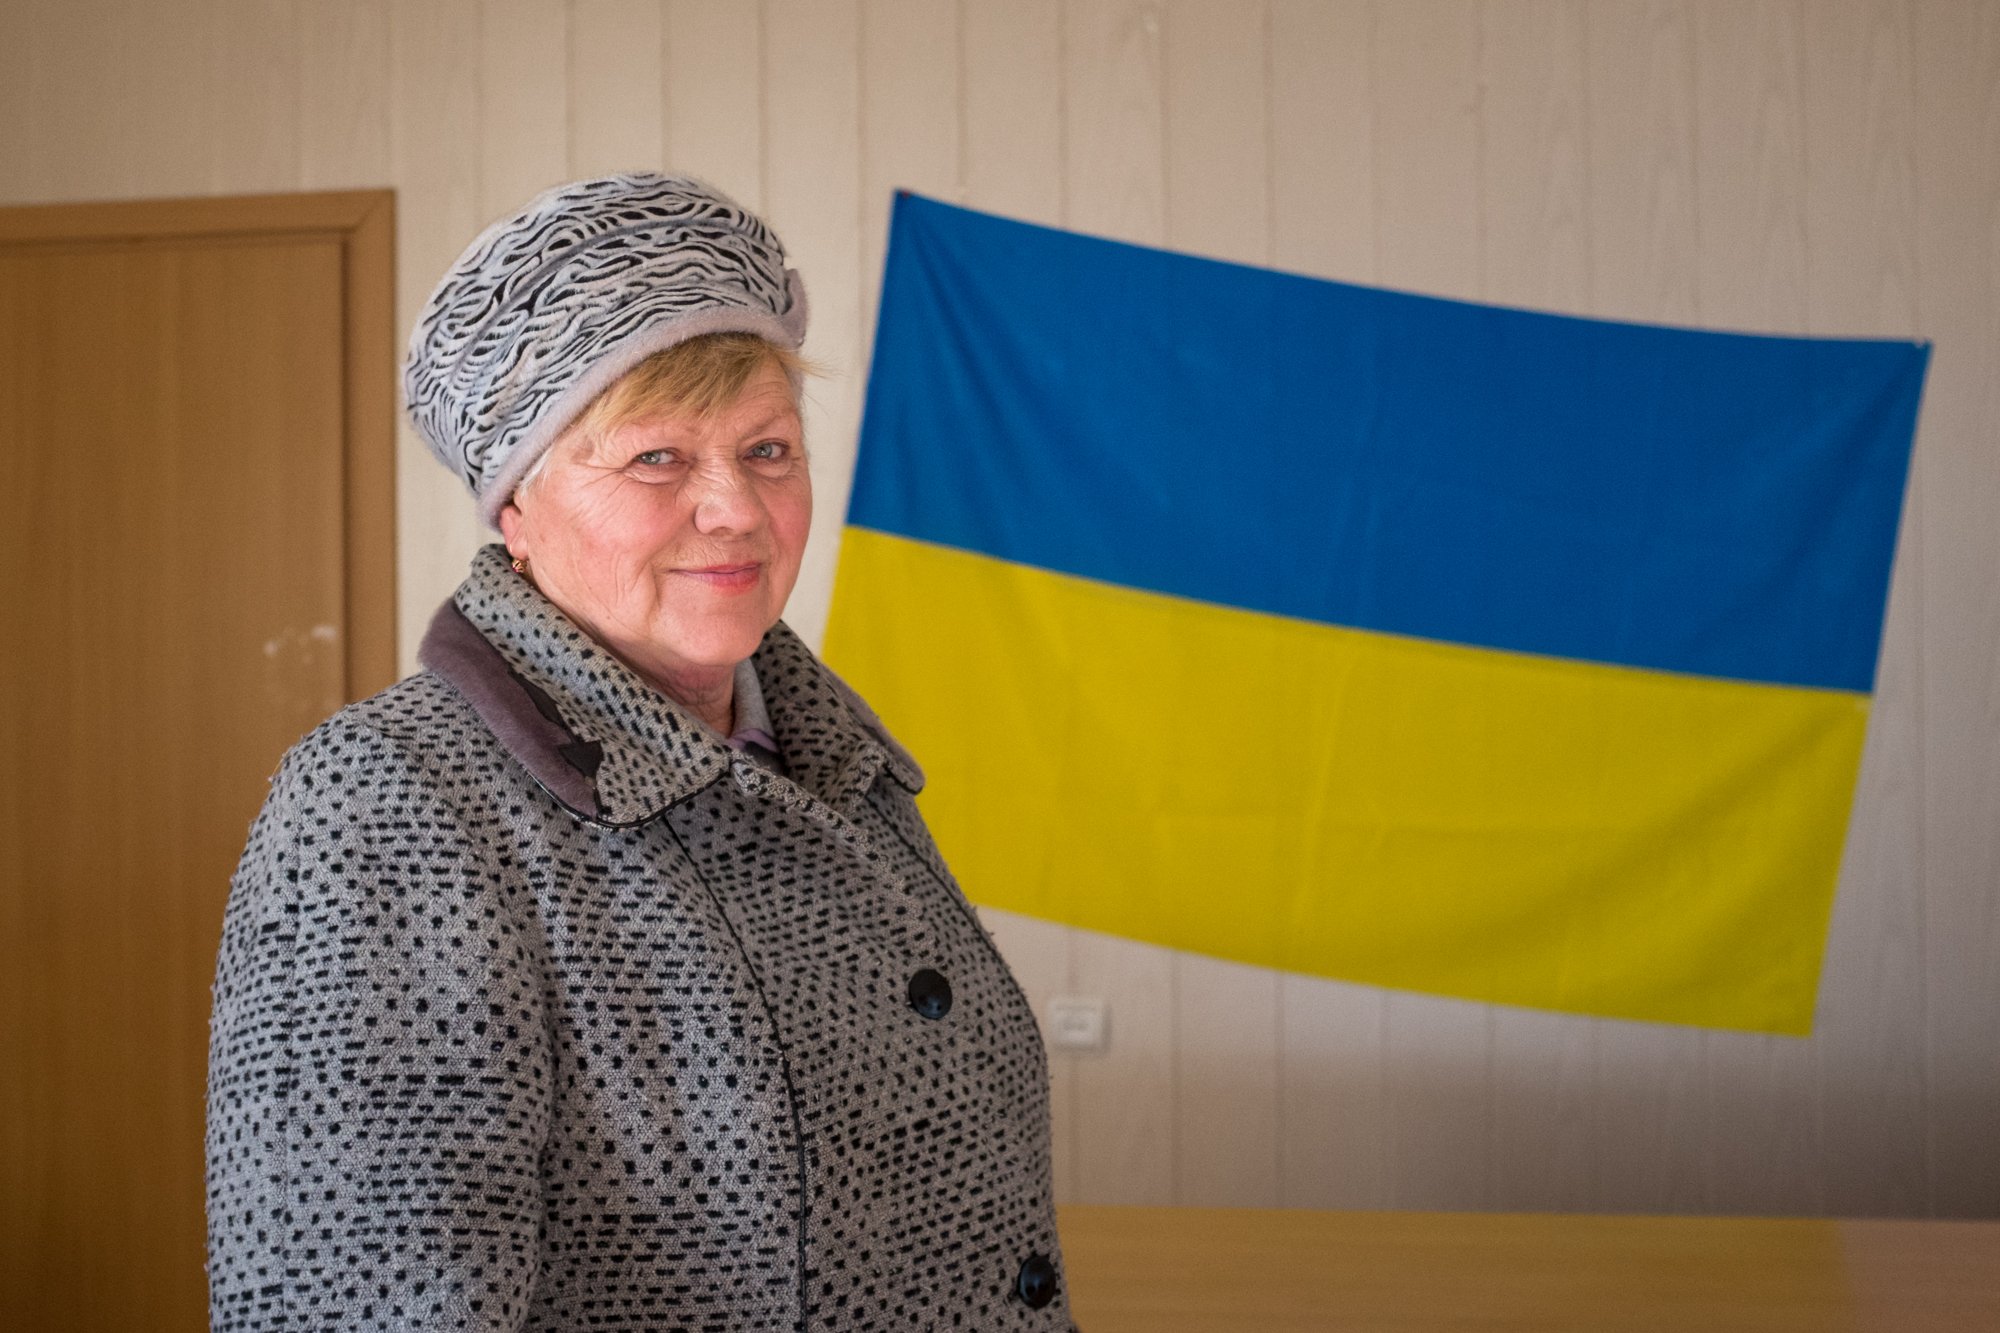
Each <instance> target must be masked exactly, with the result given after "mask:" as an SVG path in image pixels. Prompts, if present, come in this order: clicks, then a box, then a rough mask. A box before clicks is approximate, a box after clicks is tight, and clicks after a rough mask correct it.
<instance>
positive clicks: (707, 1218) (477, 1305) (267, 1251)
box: [208, 174, 1069, 1333]
mask: <svg viewBox="0 0 2000 1333" xmlns="http://www.w3.org/2000/svg"><path fill="white" fill-rule="evenodd" d="M805 316H806V309H805V298H804V293H803V291H802V289H801V287H800V284H799V280H798V277H797V275H796V274H795V273H792V272H790V271H788V270H787V269H786V267H785V260H784V253H783V250H782V249H781V247H780V246H779V244H778V241H777V238H776V237H775V236H773V235H772V233H771V232H770V231H769V230H768V229H767V228H766V227H765V226H764V225H763V224H762V223H761V222H759V221H758V219H756V218H755V217H753V216H751V215H750V214H749V213H746V212H745V211H743V210H742V209H741V208H739V207H737V206H736V205H735V204H733V203H731V202H730V201H729V200H728V199H726V198H724V197H722V196H721V195H719V194H717V193H716V192H715V191H714V190H712V189H710V188H708V187H706V186H704V185H701V184H699V183H698V182H695V181H691V180H686V179H681V178H674V177H664V176H656V175H650V174H639V175H625V176H614V177H608V178H605V179H601V180H590V181H583V182H579V183H577V184H573V185H568V186H564V187H561V188H559V189H556V190H553V191H551V192H549V193H547V194H544V195H543V196H541V197H540V198H538V199H536V200H535V201H534V202H533V203H532V204H530V205H529V206H528V207H527V209H526V210H524V211H523V212H521V213H520V214H519V215H517V216H515V217H512V218H509V219H507V220H505V221H502V222H500V223H498V224H496V225H495V226H494V227H492V228H490V229H489V230H488V231H487V232H486V233H485V234H484V235H482V236H481V237H480V238H479V239H478V240H477V241H475V242H474V243H473V245H472V247H471V248H470V249H468V250H467V251H466V252H465V254H464V255H462V256H461V257H460V258H459V260H458V262H457V263H456V264H455V265H453V267H452V269H451V271H450V272H449V273H448V274H447V275H446V276H445V279H444V281H443V282H442V283H441V284H440V285H439V287H438V289H437V291H436V292H435V293H434V294H433V295H432V298H431V301H430V304H429V306H428V308H427V309H426V310H425V312H424V315H423V317H422V320H421V322H420V323H419V325H418V327H417V330H416V333H415V336H414V338H413V339H412V343H411V349H410V356H409V361H408V365H407V368H406V375H405V387H406V391H407V396H408V400H409V404H410V411H411V415H412V417H413V419H414V420H415V422H416V425H417V429H418V430H419V432H420V433H421V434H422V435H423V437H424V439H425V440H426V442H427V443H428V444H429V445H430V447H431V449H432V450H433V451H434V452H435V453H436V454H437V455H438V457H439V458H440V459H442V460H443V461H444V462H445V464H446V465H447V466H449V467H451V468H453V469H454V470H456V471H457V472H458V473H459V475H460V476H461V477H463V478H464V480H465V482H466V484H467V485H468V486H469V487H470V488H471V489H472V492H473V494H474V495H475V496H476V498H477V500H478V504H479V506H480V511H481V513H482V514H483V515H484V516H485V517H486V518H487V519H488V520H489V521H490V522H492V523H494V524H496V525H497V526H498V528H499V529H500V531H501V533H502V534H503V535H504V537H505V539H506V545H505V548H504V549H503V548H501V547H497V546H493V547H488V548H486V549H485V550H484V551H482V552H480V553H479V555H478V556H476V557H475V558H474V560H473V564H472V570H471V573H470V575H469V577H468V578H467V579H466V580H465V582H464V584H463V585H462V586H461V587H460V588H459V589H458V591H457V593H456V594H455V595H454V596H453V597H452V599H451V600H450V601H449V602H447V603H446V604H445V605H444V606H443V607H442V608H440V610H439V611H438V613H437V616H436V618H435V619H434V620H433V621H432V623H431V627H430V630H429V633H428V634H427V635H426V636H425V639H424V642H423V646H422V649H421V652H420V657H421V660H422V662H423V665H424V668H425V669H424V670H423V671H422V672H421V673H419V674H418V675H415V676H412V677H410V678H409V679H407V680H404V681H403V682H402V683H400V684H398V685H396V686H394V687H393V688H391V689H389V690H387V691H385V692H384V693H382V694H379V695H377V696H375V697H374V698H372V699H369V700H367V701H365V702H363V703H359V704H355V705H353V706H351V707H348V708H346V709H343V710H342V711H341V712H340V713H339V714H337V715H336V716H335V717H333V718H332V719H331V720H330V721H328V722H327V723H325V724H324V725H323V726H321V727H320V728H319V729H318V730H317V731H315V732H314V733H313V734H312V735H311V736H309V737H307V738H306V739H305V740H304V741H302V742H301V743H300V744H299V745H298V747H297V748H295V749H294V750H293V751H292V753H291V754H290V755H289V756H287V758H286V760H285V762H284V764H283V766H282V767H281V769H280V770H279V772H278V774H277V776H276V778H275V779H274V780H273V782H272V787H271V793H270V797H269V800H268V801H267V802H266V803H265V806H264V810H263V813H262V814H261V815H260V816H259V817H258V819H257V822H256V824H255V826H254V827H253V828H252V830H251V834H250V841H249V846H248V848H247V849H246V850H245V852H244V855H243V861H242V865H241V867H240V869H239V870H238V873H237V876H236V879H235V881H234V885H233V891H232V893H231V896H230V901H229V910H228V916H227V921H226V924H225V927H224V936H223V944H222V953H221V959H220V963H219V966H218V973H217V978H216V987H215V1017H214V1030H213V1042H212V1048H211V1056H210V1072H209V1131H208V1171H209V1176H208V1180H209V1186H208V1207H209V1280H210V1290H211V1301H212V1310H213V1321H214V1327H215V1328H217V1329H261V1328H280V1327H282V1328H287V1329H293V1328H325V1329H345V1330H352V1329H374V1328H382V1329H390V1328H393V1329H481V1330H497V1329H510V1330H511V1329H538V1330H539V1329H547V1330H554V1329H563V1330H581V1329H646V1330H669V1329H703V1330H718V1331H720V1330H730V1331H731V1333H741V1331H742V1330H752V1329H828V1330H834V1329H855V1330H860V1329H881V1330H892V1329H893V1330H911V1329H966V1330H973V1329H1064V1328H1067V1327H1068V1326H1069V1321H1068V1317H1067V1313H1066V1309H1065V1301H1064V1296H1063V1290H1062V1284H1061V1281H1060V1278H1059V1260H1058V1254H1057V1247H1056V1232H1055V1219H1054V1212H1053V1209H1052V1206H1051V1200H1050V1189H1049V1116H1048V1103H1047V1074H1046V1065H1045V1061H1044V1058H1043V1053H1042V1048H1041V1044H1040V1040H1039V1038H1038V1036H1037V1034H1036V1029H1035V1024H1034V1018H1033V1015H1032V1013H1031V1012H1030V1010H1029V1008H1028V1005H1027V1004H1026V1002H1025V1001H1024V1000H1023V998H1022V995H1021V992H1020V990H1019V989H1018V988H1017V987H1016V986H1015V984H1014V982H1013V980H1012V978H1011V977H1010V976H1009V974H1008V971H1007V968H1006V966H1005V964H1003V963H1002V962H1001V960H1000V958H999V956H998V955H997V954H996V953H995V952H994V950H993V947H992V945H991V943H990V942H989V941H988V939H987V937H986V935H985V933H984V932H983V931H982V930H981V929H980V928H979V925H978V923H977V920H976V918H975V917H974V915H973V912H972V909H971V908H970V907H969V906H968V905H967V903H966V901H965V899H964V898H963V897H962V896H961V895H960V893H959V891H958V889H957V887H956V886H955V885H954V883H953V881H952V879H951V875H950V872H949V871H948V870H946V868H945V865H944V862H943V861H942V860H941V859H940V858H939V856H938V852H937V849H936V847H935V846H933V845H932V842H931V839H930V837H929V835H928V834H927V833H926V831H925V829H924V824H923V820H922V819H921V818H920V817H919V815H918V813H917V808H916V805H915V802H914V800H913V797H914V795H915V793H916V792H917V790H918V789H919V787H921V785H922V782H923V778H922V775H921V774H920V773H919V771H918V769H917V766H916V764H915V763H914V762H912V761H911V759H910V757H909V756H908V755H907V754H905V753H904V752H903V751H902V749H901V748H900V747H899V746H898V745H897V744H896V742H895V741H894V740H893V739H892V738H891V737H890V736H889V734H888V732H887V731H885V730H884V729H883V727H882V724H881V723H880V722H878V721H877V720H876V718H875V717H874V715H873V714H872V713H870V712H869V710H868V708H867V707H866V705H864V704H863V703H862V702H861V700H860V699H858V698H857V697H856V696H855V695H854V694H853V693H852V692H850V691H849V690H848V689H847V688H846V687H845V686H844V685H843V684H842V683H841V681H840V680H839V679H838V678H836V677H835V676H834V675H833V673H832V672H830V671H828V670H827V669H826V667H825V666H823V665H822V664H821V663H820V662H819V661H818V660H817V659H816V658H815V657H814V656H813V654H812V653H811V652H810V651H809V650H808V649H807V648H806V647H805V645H804V644H802V643H801V642H800V641H799V640H798V638H797V637H796V636H795V635H793V634H792V632H791V631H790V630H789V629H787V628H786V627H785V626H784V624H783V623H781V622H780V621H779V619H778V616H779V613H780V611H781V610H782V609H783V607H784V604H785V598H786V596H787V594H788V593H789V592H790V591H791V588H792V583H793V580H794V578H795V577H796V576H797V574H798V569H799V558H800V554H801V552H802V551H803V549H804V546H805V541H806V530H807V527H808V524H809V521H810V517H811V512H812V486H811V481H810V479H809V476H808V472H807V466H806V447H805V439H804V435H803V431H802V429H801V425H800V417H799V404H798V383H799V378H800V374H801V362H800V361H799V359H798V353H797V348H798V345H799V343H800V340H801V339H802V337H803V335H804V333H805Z"/></svg>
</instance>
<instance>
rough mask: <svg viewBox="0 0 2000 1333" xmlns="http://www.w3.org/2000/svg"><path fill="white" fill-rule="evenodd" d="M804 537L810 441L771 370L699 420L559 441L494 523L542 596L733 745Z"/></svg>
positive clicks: (647, 422) (808, 518) (647, 421)
mask: <svg viewBox="0 0 2000 1333" xmlns="http://www.w3.org/2000/svg"><path fill="white" fill-rule="evenodd" d="M811 525H812V479H811V476H810V474H809V473H808V471H807V466H806V453H805V438H804V430H803V426H802V424H801V422H800V419H799V411H798V404H797V400H796V397H795V395H794V393H793V391H792V387H791V383H790V381H789V380H787V379H786V377H785V373H784V371H783V370H782V369H781V368H780V367H779V366H778V365H777V364H776V363H775V362H771V363H767V364H766V365H765V366H764V367H763V368H762V369H761V370H759V371H758V372H757V374H756V375H755V376H753V377H752V378H751V380H750V381H749V382H748V383H747V384H746V385H745V386H744V389H743V392H742V393H741V394H740V395H738V397H737V398H736V400H735V401H734V402H732V403H730V404H729V405H728V406H726V407H724V408H722V409H721V410H719V411H718V412H716V413H715V414H714V415H713V416H711V417H708V418H706V419H701V418H696V417H693V416H689V415H672V416H656V417H648V418H642V419H641V420H638V421H635V422H631V423H629V424H627V425H625V426H622V427H619V428H618V429H616V430H614V431H610V432H607V433H605V434H604V435H603V436H602V437H601V438H597V439H590V438H585V437H584V436H583V435H582V434H581V433H579V432H576V431H571V432H568V433H566V434H564V435H563V436H561V437H560V438H558V439H557V440H556V442H555V443H554V444H553V445H551V446H550V449H549V456H548V458H547V459H546V461H545V462H544V464H543V466H542V469H541V472H540V474H539V475H538V476H536V477H535V478H534V479H533V480H532V481H531V482H529V483H528V484H527V485H525V486H523V487H522V488H520V489H518V490H517V491H515V493H514V496H513V498H512V500H510V501H509V502H508V504H507V506H506V508H504V509H502V510H501V511H500V532H501V535H502V536H503V537H504V538H505V539H506V543H507V550H508V552H509V553H510V554H512V555H513V556H515V557H516V558H519V559H523V560H526V561H527V562H528V577H530V578H532V579H534V581H535V585H536V587H538V588H540V589H541V591H542V593H543V595H544V596H546V597H547V598H548V599H549V600H550V601H552V602H554V603H555V604H556V606H557V607H559V608H560V609H561V610H562V611H563V613H564V614H565V615H567V616H568V617H569V618H570V619H571V620H573V621H575V622H576V623H577V625H578V626H580V627H581V628H582V629H583V630H584V631H585V632H586V633H588V634H589V635H590V636H591V637H592V638H594V639H596V640H597V641H598V642H599V643H601V644H603V645H604V646H605V647H606V648H608V649H610V651H611V652H612V653H614V654H615V655H616V656H617V657H618V658H619V659H620V660H622V661H623V662H624V663H625V664H626V665H627V666H629V667H631V668H632V669H633V670H635V671H637V672H638V673H639V674H640V675H642V676H644V677H645V678H646V679H647V680H649V681H650V682H652V684H653V685H654V687H655V688H657V689H659V690H660V691H662V692H663V693H665V694H666V695H667V696H668V697H669V698H671V699H673V700H675V701H676V702H678V703H680V704H681V705H683V706H684V707H686V708H688V709H689V710H690V711H692V712H693V713H694V714H695V715H696V716H697V717H699V718H701V720H702V721H703V722H705V723H707V724H708V725H709V726H710V727H712V728H713V729H715V730H716V731H717V732H718V733H721V734H724V735H727V734H728V732H729V730H730V722H731V710H732V706H733V698H732V695H733V686H734V678H735V669H736V665H737V663H739V662H741V661H743V660H744V659H745V658H747V657H749V656H750V654H751V653H752V652H754V651H756V648H757V645H758V643H759V642H760V641H762V639H763V637H764V632H765V631H766V630H768V629H770V628H771V626H772V625H773V624H774V623H776V621H777V619H778V616H779V614H780V613H781V612H782V611H783V610H784V607H785V599H786V598H787V597H788V596H790V595H791V591H792V585H793V583H794V582H796V581H797V579H798V574H799V560H800V557H801V556H802V555H803V554H804V552H805V544H806V532H807V530H808V529H809V528H810V527H811Z"/></svg>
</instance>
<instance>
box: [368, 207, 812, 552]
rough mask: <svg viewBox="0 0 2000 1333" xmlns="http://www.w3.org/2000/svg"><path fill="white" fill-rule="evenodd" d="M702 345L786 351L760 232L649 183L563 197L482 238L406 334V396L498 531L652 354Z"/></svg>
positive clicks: (797, 310) (794, 300)
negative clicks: (722, 340)
mask: <svg viewBox="0 0 2000 1333" xmlns="http://www.w3.org/2000/svg"><path fill="white" fill-rule="evenodd" d="M704 333H754V334H757V335H758V336H760V337H763V338H765V339H768V340H769V341H771V342H773V343H777V344H779V345H781V346H784V347H788V348H797V347H798V345H799V344H800V343H801V342H802V341H803V340H804V339H805V333H806V294H805V286H804V284H803V283H801V282H800V280H799V275H798V273H797V272H795V271H794V270H792V269H788V268H786V267H785V249H784V246H783V245H781V244H780V243H779V241H778V238H777V236H776V235H774V234H773V233H772V231H771V229H770V228H769V227H766V226H765V225H764V224H763V222H761V221H760V220H759V219H758V218H757V217H756V215H754V214H752V213H750V212H749V211H747V210H745V209H744V208H742V207H740V206H739V205H738V204H736V203H735V202H734V201H733V200H731V199H730V198H729V197H728V196H726V195H724V194H723V193H722V192H721V191H719V190H716V189H715V188H713V187H712V186H709V185H704V184H703V183H702V182H700V181H697V180H692V179H689V178H688V177H686V176H662V175H659V174H657V173H654V172H650V171H640V172H631V173H627V174H625V175H620V176H603V177H599V178H598V179H596V180H586V181H576V182H574V183H572V184H569V185H559V186H557V187H556V188H555V189H552V190H549V191H547V192H546V193H544V194H541V195H539V196H537V197H536V198H535V199H534V200H533V201H532V202H531V203H529V204H528V206H527V207H526V208H524V209H522V210H521V211H520V212H519V213H516V214H515V215H514V216H512V217H509V218H505V219H502V220H501V221H499V222H496V223H494V224H493V225H492V226H490V227H488V228H487V229H486V230H485V231H484V232H482V233H481V234H480V236H479V239H478V240H476V241H474V242H473V243H472V244H471V245H470V246H468V247H467V248H466V251H465V253H464V254H462V255H460V256H459V257H458V260H457V262H455V263H454V264H453V265H452V266H451V269H450V271H448V272H447V273H446V274H445V275H444V279H443V280H442V281H441V282H439V283H438V285H437V290H435V291H433V292H432V293H431V298H430V300H429V301H428V302H427V303H426V304H425V306H424V312H423V315H422V317H421V318H419V319H418V320H417V327H416V329H415V330H414V331H413V332H412V333H411V335H410V351H409V356H408V357H407V358H406V359H405V361H404V363H403V397H404V399H405V401H406V402H407V403H408V404H409V411H410V420H411V422H412V423H414V424H415V426H416V428H417V433H418V434H419V435H421V436H423V438H424V443H425V444H428V445H429V446H430V448H431V452H432V453H434V454H436V455H437V456H438V461H439V462H441V463H443V464H444V465H445V466H446V467H448V468H450V469H451V470H452V471H454V472H456V473H457V474H458V475H459V477H460V479H462V480H463V481H464V482H465V484H466V485H467V486H468V487H470V488H471V490H472V493H473V495H474V496H475V497H476V498H477V499H478V501H479V512H480V515H481V516H482V517H483V518H485V520H486V521H487V522H488V523H490V524H495V525H496V526H497V524H498V522H499V516H500V510H501V509H502V508H503V507H504V506H505V505H506V503H507V501H508V499H509V497H511V496H512V495H513V493H514V487H515V485H516V484H517V483H518V482H519V481H520V479H521V478H522V477H523V476H525V475H526V474H527V472H528V469H529V468H531V467H533V466H534V463H535V460H536V459H537V458H540V457H541V455H542V454H543V452H544V451H546V450H547V449H548V447H549V445H550V443H551V442H552V441H554V439H555V438H556V436H558V435H560V434H561V433H562V431H563V428H564V427H566V426H568V425H569V424H570V422H572V421H574V420H575V419H576V417H577V416H578V414H579V413H581V412H582V411H583V409H584V408H586V407H588V406H589V405H590V402H591V400H592V399H594V398H595V397H597V395H598V394H600V393H602V392H603V391H604V390H605V389H606V388H608V387H609V386H610V385H611V384H612V382H613V381H615V380H617V378H618V377H619V376H621V375H623V374H624V373H625V372H626V371H628V370H630V369H632V367H634V366H636V365H637V364H639V362H641V361H643V360H644V359H645V358H647V357H648V356H651V355H652V354H653V353H654V352H657V351H660V350H661V349H663V348H666V347H671V346H673V345H674V344H675V343H678V342H682V341H684V340H686V339H688V338H693V337H697V336H699V335H701V334H704Z"/></svg>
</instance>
